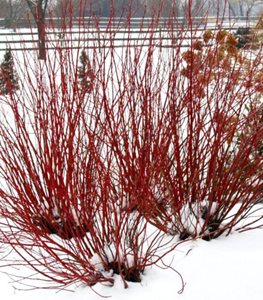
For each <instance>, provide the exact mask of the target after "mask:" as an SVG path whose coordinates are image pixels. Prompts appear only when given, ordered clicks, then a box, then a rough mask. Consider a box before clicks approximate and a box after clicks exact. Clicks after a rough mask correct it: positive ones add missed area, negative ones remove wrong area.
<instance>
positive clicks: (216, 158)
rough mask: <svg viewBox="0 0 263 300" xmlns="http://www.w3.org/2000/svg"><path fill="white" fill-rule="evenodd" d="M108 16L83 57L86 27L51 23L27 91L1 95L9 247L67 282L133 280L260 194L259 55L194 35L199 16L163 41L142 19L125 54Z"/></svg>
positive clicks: (24, 71) (244, 210)
mask: <svg viewBox="0 0 263 300" xmlns="http://www.w3.org/2000/svg"><path fill="white" fill-rule="evenodd" d="M190 8H191V7H190ZM129 17H130V15H129V16H128V17H127V23H126V25H125V26H126V28H127V29H130V25H131V24H130V23H129V21H130V18H129ZM96 20H97V19H96V18H95V21H96ZM112 21H113V19H112V18H111V19H110V20H109V23H108V27H107V30H106V33H105V35H104V36H101V37H100V48H99V49H98V47H97V45H96V43H97V41H96V39H93V40H94V44H93V47H92V48H91V49H86V51H83V52H81V50H80V49H81V48H85V45H86V43H88V42H89V41H87V42H85V40H84V41H83V39H82V37H81V32H80V33H79V35H75V33H74V32H72V28H70V30H68V29H67V28H62V30H61V32H60V36H61V37H63V41H61V40H59V41H57V42H56V41H54V40H55V38H54V36H55V32H52V30H51V29H50V33H49V34H50V36H53V38H50V39H48V38H47V45H52V43H53V46H54V47H55V49H53V50H48V51H47V56H46V61H37V60H36V59H35V58H34V57H35V56H32V54H30V53H27V52H23V59H22V60H20V61H19V64H18V63H17V64H16V65H17V66H18V65H19V66H20V67H19V70H18V74H19V75H20V78H21V81H23V83H24V88H23V89H21V90H20V91H18V92H13V91H12V92H10V93H9V95H7V96H5V97H2V98H1V105H2V118H1V123H0V173H1V177H2V179H3V184H2V189H1V206H0V213H1V216H2V224H1V233H2V239H3V242H5V243H8V244H10V245H11V246H12V247H13V249H14V250H15V251H16V252H17V253H18V254H19V255H20V256H21V258H23V259H24V260H25V261H26V262H27V264H29V265H30V266H31V267H32V268H33V269H34V270H36V271H38V272H40V273H41V274H42V275H43V276H45V277H46V278H47V279H48V280H50V281H55V282H56V283H58V284H59V285H68V284H70V283H72V282H75V281H82V282H85V283H86V284H87V285H93V284H95V283H97V282H107V283H110V284H112V283H113V282H114V276H113V275H114V274H116V273H117V274H119V275H120V276H121V277H122V279H123V282H124V284H125V286H127V283H126V281H137V282H138V281H140V280H141V277H140V275H141V274H142V273H143V271H144V269H145V268H146V267H147V266H149V265H152V264H154V263H156V262H157V261H158V260H160V259H161V258H162V257H163V255H165V254H166V253H167V252H170V251H172V250H173V249H174V248H175V246H176V243H175V242H174V239H173V237H171V236H170V237H169V235H167V233H169V234H171V233H172V234H174V233H178V234H179V235H180V238H181V239H185V238H188V237H191V238H192V237H199V236H201V237H203V238H205V239H211V238H216V237H217V236H219V235H220V234H222V233H223V232H225V231H228V232H230V231H231V230H232V228H233V227H234V225H236V224H237V223H238V222H239V221H240V220H242V219H243V218H245V216H246V215H247V214H248V213H249V211H250V210H251V208H252V207H253V206H254V205H255V204H256V203H257V201H258V200H259V199H260V197H262V188H263V183H262V170H263V168H262V164H263V162H262V151H260V150H259V149H262V148H260V147H262V140H263V128H262V81H260V78H262V65H261V64H262V62H261V58H262V52H261V49H258V50H257V52H249V51H248V50H246V51H247V52H241V51H238V50H237V49H236V47H235V43H236V41H235V39H234V37H233V36H232V35H229V34H228V33H226V32H224V31H222V30H219V31H218V32H216V33H215V34H214V33H212V32H210V31H204V33H203V36H202V37H200V36H199V37H198V31H197V30H195V29H194V28H193V25H192V22H191V21H192V19H191V9H189V14H188V26H189V27H188V28H183V27H181V28H180V29H181V30H180V31H179V32H178V31H175V28H174V26H175V24H177V26H179V24H178V23H176V22H177V19H176V18H173V17H171V18H170V19H169V20H168V21H167V24H166V27H167V32H165V33H164V36H163V39H162V38H160V36H159V31H156V29H157V27H158V22H159V17H158V15H155V17H153V18H152V19H151V20H150V22H149V24H148V25H147V26H148V27H147V28H146V29H145V28H144V27H143V22H144V20H143V19H142V23H141V28H140V29H141V33H140V36H141V37H142V38H145V39H143V40H142V41H140V40H139V39H138V40H136V39H135V40H134V38H133V37H132V34H131V31H128V33H126V37H127V41H126V42H125V43H126V44H125V45H122V48H118V47H115V42H116V41H115V38H116V35H117V33H118V28H117V29H116V28H115V27H113V25H114V23H113V22H112ZM95 24H96V22H95ZM79 25H80V29H83V28H84V29H85V25H84V24H79ZM217 25H218V24H217ZM122 26H123V25H122ZM95 28H97V31H98V32H99V29H100V28H98V27H96V26H95ZM156 32H157V33H156ZM189 32H190V33H191V37H190V39H189ZM166 38H169V40H168V41H166ZM169 41H171V43H172V44H171V45H170V47H167V45H168V44H167V43H169ZM82 42H83V43H82ZM75 43H77V47H76V44H75ZM185 43H188V44H189V45H188V46H189V47H188V48H187V50H186V49H185V48H183V47H182V46H184V44H185ZM89 46H90V44H89ZM74 47H76V48H78V49H77V50H76V49H75V50H73V48H74ZM182 49H184V50H182ZM81 53H82V54H81ZM80 58H81V62H82V66H80V65H79V60H80ZM21 86H22V85H21ZM246 108H248V109H246ZM234 208H235V209H236V208H237V211H236V212H235V214H233V215H232V216H231V215H230V214H231V213H232V210H233V209H234ZM3 218H4V221H3ZM152 225H154V226H155V227H153V226H152ZM250 225H251V224H250ZM242 229H246V227H242ZM162 247H163V248H164V249H163V251H162Z"/></svg>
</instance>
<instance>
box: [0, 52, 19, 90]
mask: <svg viewBox="0 0 263 300" xmlns="http://www.w3.org/2000/svg"><path fill="white" fill-rule="evenodd" d="M18 88H19V86H18V76H17V73H16V71H15V67H14V60H13V56H12V53H11V50H10V49H7V50H6V53H5V55H4V59H3V61H2V63H1V65H0V94H4V95H5V94H9V93H12V92H14V91H15V90H18Z"/></svg>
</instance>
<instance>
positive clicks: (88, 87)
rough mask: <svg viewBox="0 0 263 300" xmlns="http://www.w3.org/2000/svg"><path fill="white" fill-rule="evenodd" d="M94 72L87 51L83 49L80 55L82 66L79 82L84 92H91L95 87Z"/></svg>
mask: <svg viewBox="0 0 263 300" xmlns="http://www.w3.org/2000/svg"><path fill="white" fill-rule="evenodd" d="M94 78H95V75H94V72H93V69H92V67H91V63H90V60H89V57H88V55H87V52H86V51H85V50H82V52H81V55H80V66H79V68H78V83H79V86H80V88H81V90H82V92H83V93H85V94H86V93H90V92H91V91H92V89H93V83H94Z"/></svg>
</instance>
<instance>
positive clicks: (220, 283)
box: [0, 229, 263, 300]
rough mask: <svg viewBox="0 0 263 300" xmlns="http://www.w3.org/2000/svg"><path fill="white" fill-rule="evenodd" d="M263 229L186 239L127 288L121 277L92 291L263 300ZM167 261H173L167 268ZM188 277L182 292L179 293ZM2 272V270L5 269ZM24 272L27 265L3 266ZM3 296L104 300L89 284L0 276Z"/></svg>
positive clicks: (140, 298)
mask: <svg viewBox="0 0 263 300" xmlns="http://www.w3.org/2000/svg"><path fill="white" fill-rule="evenodd" d="M262 234H263V232H262V230H260V229H257V230H253V231H247V232H243V233H237V232H235V233H233V234H231V235H230V236H228V237H220V238H218V239H216V240H213V241H211V242H206V241H203V240H197V241H191V242H186V243H184V244H182V245H180V246H178V248H176V249H175V250H174V252H173V253H171V254H170V255H169V256H167V257H166V258H165V261H164V262H163V264H159V266H158V267H157V266H155V267H153V268H150V269H147V270H146V273H145V274H144V276H143V280H142V282H141V283H129V288H128V289H124V288H123V284H122V283H121V280H120V278H116V282H115V285H114V287H107V286H102V285H100V284H97V285H96V286H95V287H94V291H95V292H96V293H99V294H100V295H102V296H104V297H110V299H114V300H122V299H127V300H134V299H136V300H144V299H147V300H148V299H149V300H161V299H165V300H174V299H179V300H222V299H226V300H228V299H231V300H261V299H262V297H263V285H262V275H263V256H262V253H263V238H262ZM165 265H167V266H169V267H168V269H165ZM175 270H176V271H178V272H180V274H181V276H182V278H183V280H184V285H185V286H184V291H183V292H181V289H182V282H181V279H180V276H179V275H178V274H177V273H176V272H175ZM2 271H4V270H3V269H2ZM5 271H7V272H10V273H13V274H16V275H21V274H22V272H23V270H19V269H13V268H9V269H5ZM0 278H1V279H0V280H1V299H9V300H13V299H14V300H15V299H17V300H35V299H38V300H44V299H52V300H62V299H63V300H79V299H89V300H98V299H102V298H101V297H100V296H99V295H97V294H96V293H94V291H92V290H91V289H90V288H88V287H84V286H78V287H73V286H72V287H70V290H69V291H56V290H39V289H36V290H31V291H22V290H20V289H26V288H27V287H26V286H23V285H19V284H18V283H17V282H13V281H12V279H11V278H9V277H8V276H7V275H5V274H1V275H0Z"/></svg>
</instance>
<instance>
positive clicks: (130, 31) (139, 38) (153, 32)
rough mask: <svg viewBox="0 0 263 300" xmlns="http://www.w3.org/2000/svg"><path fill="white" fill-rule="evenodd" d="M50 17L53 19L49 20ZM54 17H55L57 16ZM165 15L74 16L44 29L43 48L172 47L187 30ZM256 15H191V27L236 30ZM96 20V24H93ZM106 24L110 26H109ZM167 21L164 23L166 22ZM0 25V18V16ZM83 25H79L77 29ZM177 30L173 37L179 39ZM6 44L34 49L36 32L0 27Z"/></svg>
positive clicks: (182, 22) (0, 48)
mask: <svg viewBox="0 0 263 300" xmlns="http://www.w3.org/2000/svg"><path fill="white" fill-rule="evenodd" d="M53 21H54V20H53ZM57 21H58V20H57ZM169 21H170V20H169V19H166V18H161V19H160V20H159V21H158V24H155V25H152V26H151V22H152V20H151V19H150V18H148V19H147V18H145V19H140V18H134V19H132V20H130V21H129V26H127V24H126V19H121V18H120V19H116V20H111V23H109V19H107V18H100V19H99V21H98V22H97V23H96V22H95V21H94V19H92V20H91V19H88V18H85V19H82V20H81V23H80V20H77V19H75V20H74V22H73V27H72V28H71V30H67V31H63V33H62V32H61V31H60V30H59V29H54V28H52V29H50V30H49V29H48V28H47V33H46V39H47V44H46V48H47V49H55V48H58V47H59V48H64V49H68V48H70V49H79V48H98V49H102V48H109V47H110V46H111V47H112V46H114V47H116V48H118V47H125V45H127V44H128V45H129V46H131V47H132V46H139V45H140V46H142V45H143V46H148V45H149V43H150V41H151V42H154V43H155V45H156V46H160V47H164V48H169V47H174V45H175V37H176V36H177V32H179V31H180V30H182V29H184V30H186V31H187V26H188V24H186V21H185V19H183V18H178V19H177V20H176V23H174V24H171V23H169V24H168V22H169ZM256 22H257V18H250V19H249V21H248V20H247V19H246V18H242V17H238V18H231V19H224V20H218V19H217V18H215V17H209V18H207V19H206V22H205V23H203V18H195V19H194V20H193V24H194V27H196V29H195V31H196V34H197V36H198V34H199V33H200V35H201V32H202V31H203V30H204V29H205V28H210V29H211V30H217V29H218V27H217V24H221V26H222V27H223V28H224V29H225V30H228V31H232V32H234V31H236V29H237V28H238V27H247V26H254V24H256ZM95 23H96V24H95ZM109 24H110V26H109ZM167 24H168V25H167ZM0 25H1V20H0ZM81 28H83V29H81ZM180 38H181V37H180V34H178V37H176V39H177V40H179V39H180ZM188 39H190V36H187V35H185V36H184V43H180V47H188ZM7 48H10V49H11V50H12V51H21V50H37V49H38V33H37V29H36V28H30V29H29V28H23V29H17V31H16V32H12V30H10V29H9V30H8V29H2V30H0V51H6V49H7Z"/></svg>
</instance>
